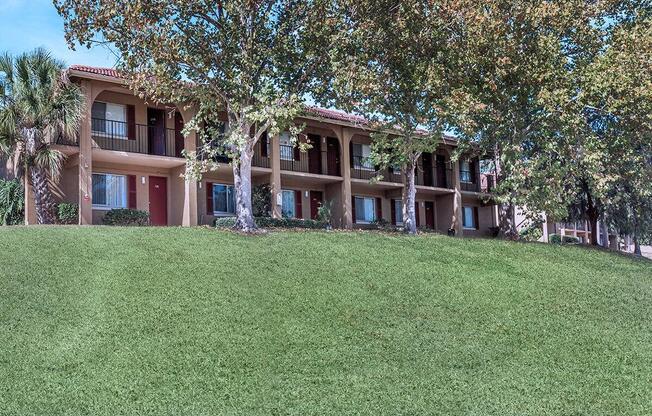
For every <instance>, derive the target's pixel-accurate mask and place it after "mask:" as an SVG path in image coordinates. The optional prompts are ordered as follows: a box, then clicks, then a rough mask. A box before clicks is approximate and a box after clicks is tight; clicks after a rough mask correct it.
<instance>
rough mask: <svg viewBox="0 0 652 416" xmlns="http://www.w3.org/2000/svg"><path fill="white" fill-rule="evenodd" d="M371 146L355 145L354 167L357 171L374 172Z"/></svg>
mask: <svg viewBox="0 0 652 416" xmlns="http://www.w3.org/2000/svg"><path fill="white" fill-rule="evenodd" d="M370 155H371V146H369V145H368V144H361V143H353V167H354V168H356V169H364V170H374V166H373V165H372V164H371V160H370V159H369V156H370Z"/></svg>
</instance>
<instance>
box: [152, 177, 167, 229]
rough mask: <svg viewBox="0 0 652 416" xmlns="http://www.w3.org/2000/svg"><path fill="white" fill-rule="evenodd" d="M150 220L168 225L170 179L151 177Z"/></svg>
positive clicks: (156, 223) (153, 223)
mask: <svg viewBox="0 0 652 416" xmlns="http://www.w3.org/2000/svg"><path fill="white" fill-rule="evenodd" d="M149 221H150V223H151V224H152V225H168V180H167V178H163V177H160V176H150V177H149Z"/></svg>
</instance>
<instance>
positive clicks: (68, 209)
mask: <svg viewBox="0 0 652 416" xmlns="http://www.w3.org/2000/svg"><path fill="white" fill-rule="evenodd" d="M57 222H58V223H59V224H77V223H78V222H79V205H77V204H69V203H67V202H62V203H60V204H58V205H57Z"/></svg>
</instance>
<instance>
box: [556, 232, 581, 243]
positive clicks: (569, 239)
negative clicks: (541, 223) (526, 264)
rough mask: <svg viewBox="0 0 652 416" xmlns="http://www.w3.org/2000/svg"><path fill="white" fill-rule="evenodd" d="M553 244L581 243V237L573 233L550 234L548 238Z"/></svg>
mask: <svg viewBox="0 0 652 416" xmlns="http://www.w3.org/2000/svg"><path fill="white" fill-rule="evenodd" d="M548 241H550V242H551V243H552V244H579V243H580V239H579V238H577V237H573V236H571V235H564V236H562V235H559V234H550V237H549V238H548Z"/></svg>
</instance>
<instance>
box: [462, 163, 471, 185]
mask: <svg viewBox="0 0 652 416" xmlns="http://www.w3.org/2000/svg"><path fill="white" fill-rule="evenodd" d="M460 180H461V181H462V182H471V164H470V163H469V161H468V160H463V161H461V162H460Z"/></svg>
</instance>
